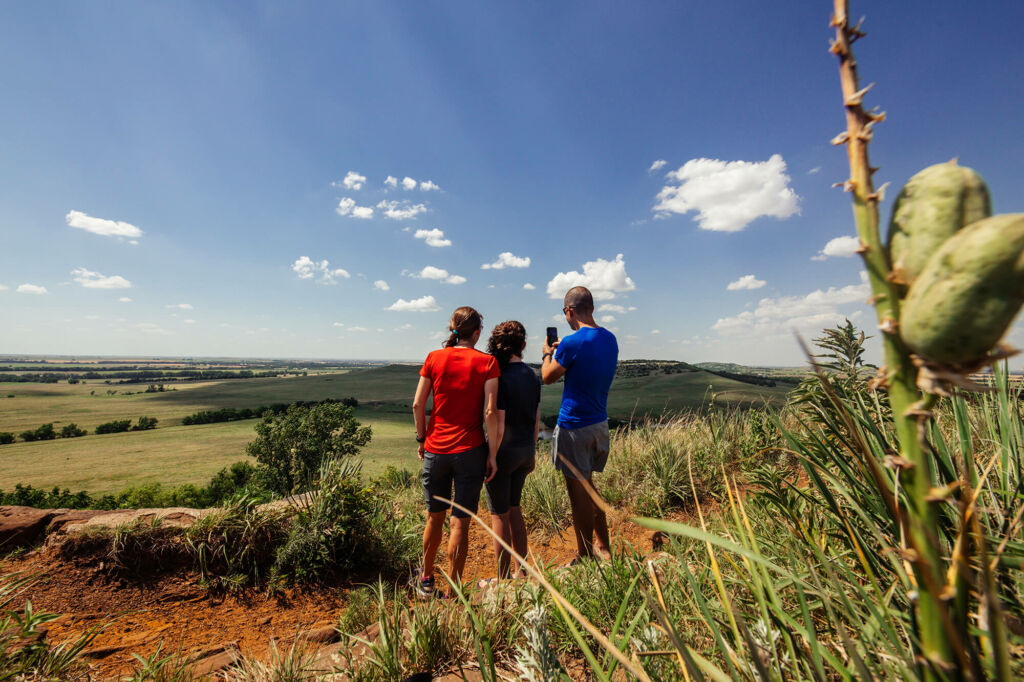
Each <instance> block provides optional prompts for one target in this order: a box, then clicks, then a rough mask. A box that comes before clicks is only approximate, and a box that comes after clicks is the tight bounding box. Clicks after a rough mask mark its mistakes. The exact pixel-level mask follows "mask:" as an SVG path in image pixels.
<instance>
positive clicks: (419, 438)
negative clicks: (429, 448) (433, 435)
mask: <svg viewBox="0 0 1024 682" xmlns="http://www.w3.org/2000/svg"><path fill="white" fill-rule="evenodd" d="M416 442H417V443H426V442H427V437H426V436H416Z"/></svg>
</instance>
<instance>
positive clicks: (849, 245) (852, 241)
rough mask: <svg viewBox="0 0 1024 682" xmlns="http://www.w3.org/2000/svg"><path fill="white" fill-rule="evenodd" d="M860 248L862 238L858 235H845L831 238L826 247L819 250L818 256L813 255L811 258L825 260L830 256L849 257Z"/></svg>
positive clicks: (854, 254)
mask: <svg viewBox="0 0 1024 682" xmlns="http://www.w3.org/2000/svg"><path fill="white" fill-rule="evenodd" d="M859 248H860V239H858V238H857V237H851V236H843V237H836V238H835V239H830V240H829V241H828V243H827V244H825V248H823V249H822V250H821V251H819V252H818V255H817V256H812V257H811V260H825V259H826V258H828V257H830V256H831V257H835V258H849V257H851V256H856V255H857V249H859Z"/></svg>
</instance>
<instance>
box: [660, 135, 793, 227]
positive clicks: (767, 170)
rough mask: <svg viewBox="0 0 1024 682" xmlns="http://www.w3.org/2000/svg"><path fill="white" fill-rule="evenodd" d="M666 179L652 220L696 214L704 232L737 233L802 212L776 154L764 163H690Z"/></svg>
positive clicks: (719, 161) (708, 161)
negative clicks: (763, 221)
mask: <svg viewBox="0 0 1024 682" xmlns="http://www.w3.org/2000/svg"><path fill="white" fill-rule="evenodd" d="M668 179H669V184H667V185H665V186H664V187H663V188H662V189H661V191H660V192H658V196H657V199H658V203H657V204H656V205H655V206H654V208H653V209H652V210H653V211H654V212H655V213H656V214H657V216H656V217H662V218H663V217H667V216H668V215H669V214H671V213H680V214H682V213H688V212H690V211H697V214H698V215H697V223H698V225H699V227H700V229H702V230H712V231H716V232H739V231H740V230H743V229H744V228H746V226H747V225H749V224H750V223H751V221H753V220H755V219H757V218H760V217H762V216H774V217H776V218H788V217H790V216H791V215H793V214H795V213H798V212H799V210H800V209H799V206H798V205H797V202H798V199H799V197H797V195H796V192H794V191H793V189H792V188H790V187H789V176H788V175H786V162H785V161H783V159H782V157H781V156H780V155H778V154H773V155H772V157H771V158H770V159H768V160H767V161H721V160H719V159H691V160H690V161H687V162H686V163H685V164H684V165H683V166H682V167H680V168H679V169H678V170H674V171H670V172H669V173H668ZM672 183H678V184H672Z"/></svg>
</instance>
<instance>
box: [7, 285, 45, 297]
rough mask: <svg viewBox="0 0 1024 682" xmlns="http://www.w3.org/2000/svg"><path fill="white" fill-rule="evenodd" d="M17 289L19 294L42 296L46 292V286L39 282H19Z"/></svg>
mask: <svg viewBox="0 0 1024 682" xmlns="http://www.w3.org/2000/svg"><path fill="white" fill-rule="evenodd" d="M15 291H17V292H18V293H19V294H35V295H37V296H40V295H42V294H45V293H46V287H44V286H39V285H37V284H19V285H18V288H17V289H16V290H15Z"/></svg>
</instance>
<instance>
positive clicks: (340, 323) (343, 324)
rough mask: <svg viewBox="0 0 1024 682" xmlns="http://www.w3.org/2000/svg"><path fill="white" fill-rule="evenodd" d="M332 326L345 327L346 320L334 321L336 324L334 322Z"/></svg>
mask: <svg viewBox="0 0 1024 682" xmlns="http://www.w3.org/2000/svg"><path fill="white" fill-rule="evenodd" d="M331 326H332V327H344V326H345V323H344V322H335V323H334V324H332V325H331Z"/></svg>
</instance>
